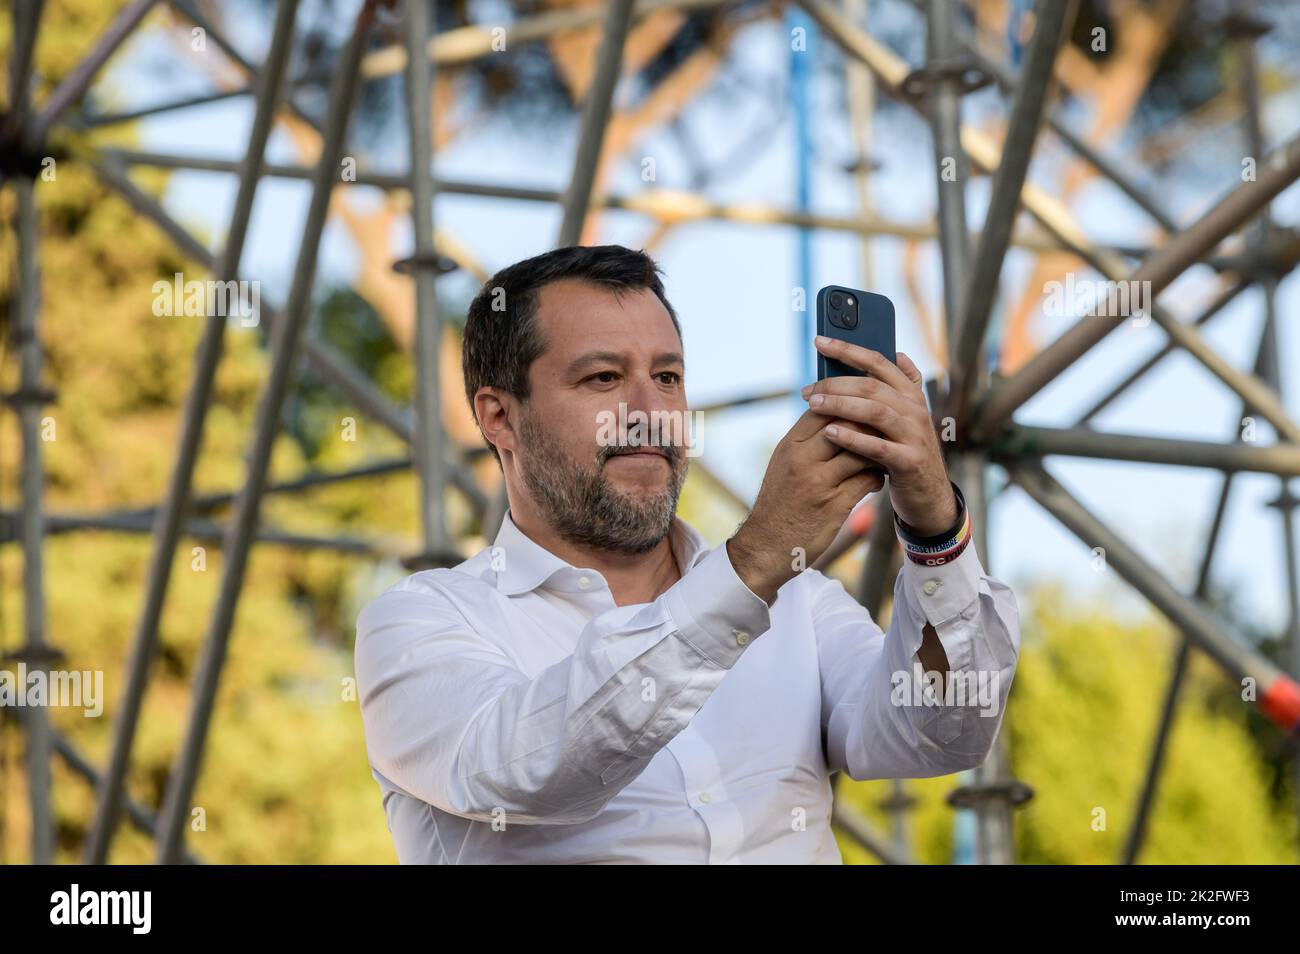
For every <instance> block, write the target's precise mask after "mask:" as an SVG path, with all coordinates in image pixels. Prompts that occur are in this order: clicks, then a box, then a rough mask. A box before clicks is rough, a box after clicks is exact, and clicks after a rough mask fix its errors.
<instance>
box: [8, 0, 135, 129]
mask: <svg viewBox="0 0 1300 954" xmlns="http://www.w3.org/2000/svg"><path fill="white" fill-rule="evenodd" d="M157 2H158V0H132V2H131V3H129V4H128V5H127V6H125V7H123V8H122V10H121V11H120V12H119V13H118V15H117V16H116V17H115V18H114V20H113V22H112V23H110V24H109V26H108V29H107V30H105V31H104V34H103V35H102V36H101V37H100V38H99V40H98V41H97V42H96V43H95V47H94V49H92V50H91V51H90V53H89V54H87V55H86V58H85V59H83V60H81V61H80V62H79V63H78V64H77V67H76V69H74V70H73V71H72V72H71V73H69V74H68V75H67V76H66V77H64V79H63V82H61V83H60V84H59V85H58V86H57V87H56V88H55V90H54V92H52V93H51V94H50V97H49V99H47V100H46V101H45V106H44V108H42V109H41V111H40V113H39V114H37V116H36V118H35V119H34V120H33V121H32V124H31V127H30V128H29V129H28V130H27V136H26V137H25V138H26V142H27V145H28V147H38V146H39V145H40V144H42V143H44V142H45V137H46V136H48V135H49V132H50V129H51V128H52V127H53V126H54V124H55V122H57V121H58V118H59V117H60V116H61V115H63V113H64V111H65V110H67V109H68V107H69V106H71V105H72V104H73V103H75V102H76V101H77V100H79V99H80V98H81V97H82V96H83V95H84V94H85V92H86V90H87V89H88V88H89V87H90V84H91V82H93V81H94V79H95V74H96V73H98V72H99V70H100V68H101V67H102V66H103V65H104V64H105V63H107V62H108V58H109V57H110V56H112V55H113V53H114V52H116V51H117V48H118V47H119V46H121V45H122V43H123V41H125V40H126V38H127V37H128V36H130V35H131V33H132V31H133V30H135V28H136V27H137V26H138V25H139V23H140V21H141V20H143V19H144V17H145V14H147V13H148V12H149V11H150V10H151V9H153V5H154V4H155V3H157Z"/></svg>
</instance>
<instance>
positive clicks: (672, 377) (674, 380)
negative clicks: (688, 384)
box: [659, 371, 682, 384]
mask: <svg viewBox="0 0 1300 954" xmlns="http://www.w3.org/2000/svg"><path fill="white" fill-rule="evenodd" d="M659 380H661V381H662V382H663V383H664V384H681V383H682V376H681V375H680V374H678V373H677V372H676V371H661V372H660V373H659Z"/></svg>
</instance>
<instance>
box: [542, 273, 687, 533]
mask: <svg viewBox="0 0 1300 954" xmlns="http://www.w3.org/2000/svg"><path fill="white" fill-rule="evenodd" d="M538 320H539V322H540V325H541V333H542V336H543V340H544V342H545V350H544V351H543V353H542V355H541V356H540V357H539V358H538V359H537V360H536V361H534V362H533V364H532V366H531V367H530V368H529V372H528V373H529V389H530V390H529V397H528V399H527V400H526V401H524V402H523V404H522V406H521V411H520V428H519V443H520V446H519V451H518V454H517V460H518V465H519V468H520V472H521V474H522V476H523V481H524V485H525V487H526V488H527V490H528V492H529V494H530V495H531V496H532V498H533V500H534V501H535V502H536V504H537V506H538V509H539V512H540V513H541V515H542V516H543V517H544V518H545V519H546V520H547V521H548V522H549V523H550V524H551V525H552V527H553V528H554V529H555V531H556V532H557V533H559V534H560V535H561V536H562V537H564V538H565V539H566V540H568V541H570V542H571V543H575V544H579V545H585V546H593V547H597V548H600V549H605V550H613V551H617V552H622V553H644V552H646V551H648V550H650V549H652V548H653V547H654V546H655V545H657V544H658V543H659V542H660V541H661V540H662V539H663V538H664V536H665V535H666V534H667V533H668V529H669V527H670V526H671V524H672V520H673V516H674V514H675V513H676V510H677V498H678V495H679V494H680V492H681V487H682V482H683V481H684V480H685V478H686V468H687V456H686V448H685V447H684V446H681V445H680V444H679V445H677V446H672V445H671V444H668V445H666V446H663V445H662V443H661V446H645V445H644V444H642V445H640V446H637V445H633V444H630V443H629V442H628V436H629V435H628V432H627V429H625V428H623V427H622V426H620V422H621V421H627V420H629V418H630V419H631V421H632V424H633V425H634V424H635V421H636V416H635V412H638V411H639V412H642V413H643V414H644V415H645V416H646V418H648V419H653V417H654V416H655V415H660V419H661V420H662V419H663V418H662V415H663V414H664V413H665V412H669V413H670V414H671V416H672V417H673V418H675V421H676V423H677V424H679V425H682V427H679V428H678V429H677V430H676V431H675V433H676V434H677V435H681V434H683V433H685V431H684V424H685V421H686V391H685V386H684V382H683V376H684V368H683V363H682V343H681V340H680V339H679V338H678V336H677V330H676V329H675V328H674V327H673V322H672V319H671V318H670V317H669V315H668V310H667V309H666V308H664V306H663V303H662V302H661V301H659V299H658V297H657V296H656V295H655V293H654V292H652V291H650V290H649V289H640V290H636V291H626V292H624V293H623V294H622V296H621V298H620V297H615V295H614V294H613V293H612V292H610V291H606V290H604V289H601V288H598V287H595V286H592V285H587V284H585V283H582V282H578V281H561V282H555V283H552V284H550V285H547V286H545V287H544V288H543V289H542V290H541V292H540V293H539V307H538ZM620 403H622V404H624V405H626V407H625V410H624V412H623V416H622V417H621V418H620V410H619V405H620ZM611 420H612V421H613V422H614V425H613V427H612V428H611V427H610V421H611ZM602 424H603V425H604V426H603V427H602ZM611 436H612V440H611ZM663 438H664V435H661V436H660V438H659V440H660V441H661V442H662V441H663Z"/></svg>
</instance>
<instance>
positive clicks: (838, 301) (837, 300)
mask: <svg viewBox="0 0 1300 954" xmlns="http://www.w3.org/2000/svg"><path fill="white" fill-rule="evenodd" d="M843 306H844V296H843V295H842V294H840V293H839V292H831V307H832V308H842V307H843Z"/></svg>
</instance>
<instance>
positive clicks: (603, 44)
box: [555, 0, 632, 248]
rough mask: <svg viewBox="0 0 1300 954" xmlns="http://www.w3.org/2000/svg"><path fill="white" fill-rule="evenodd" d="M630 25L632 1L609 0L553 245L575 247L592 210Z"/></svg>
mask: <svg viewBox="0 0 1300 954" xmlns="http://www.w3.org/2000/svg"><path fill="white" fill-rule="evenodd" d="M631 24H632V0H609V4H608V6H607V7H606V12H605V28H604V35H603V36H602V37H601V41H600V51H599V52H598V53H597V56H596V75H595V76H594V77H593V78H592V80H591V86H590V87H589V88H588V89H587V102H586V105H585V107H584V109H583V114H582V128H581V130H580V132H579V135H578V149H577V153H576V155H575V156H574V161H573V174H572V175H571V176H570V177H569V190H568V192H566V193H565V196H564V220H563V222H562V223H561V225H560V236H559V238H558V239H557V240H556V242H555V244H556V245H557V246H558V247H560V248H563V247H564V246H566V245H577V244H578V241H579V239H580V238H581V237H582V227H583V224H584V223H585V222H586V221H587V210H588V209H589V208H590V207H591V193H592V189H593V188H594V187H595V182H596V170H597V167H598V165H599V163H600V153H601V149H602V147H603V146H604V144H605V127H606V126H607V125H608V124H609V115H610V111H611V109H612V107H613V102H614V88H615V87H616V86H617V85H618V77H619V74H620V73H621V72H622V67H623V44H624V43H625V42H626V40H627V33H628V29H629V27H630V26H631Z"/></svg>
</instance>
